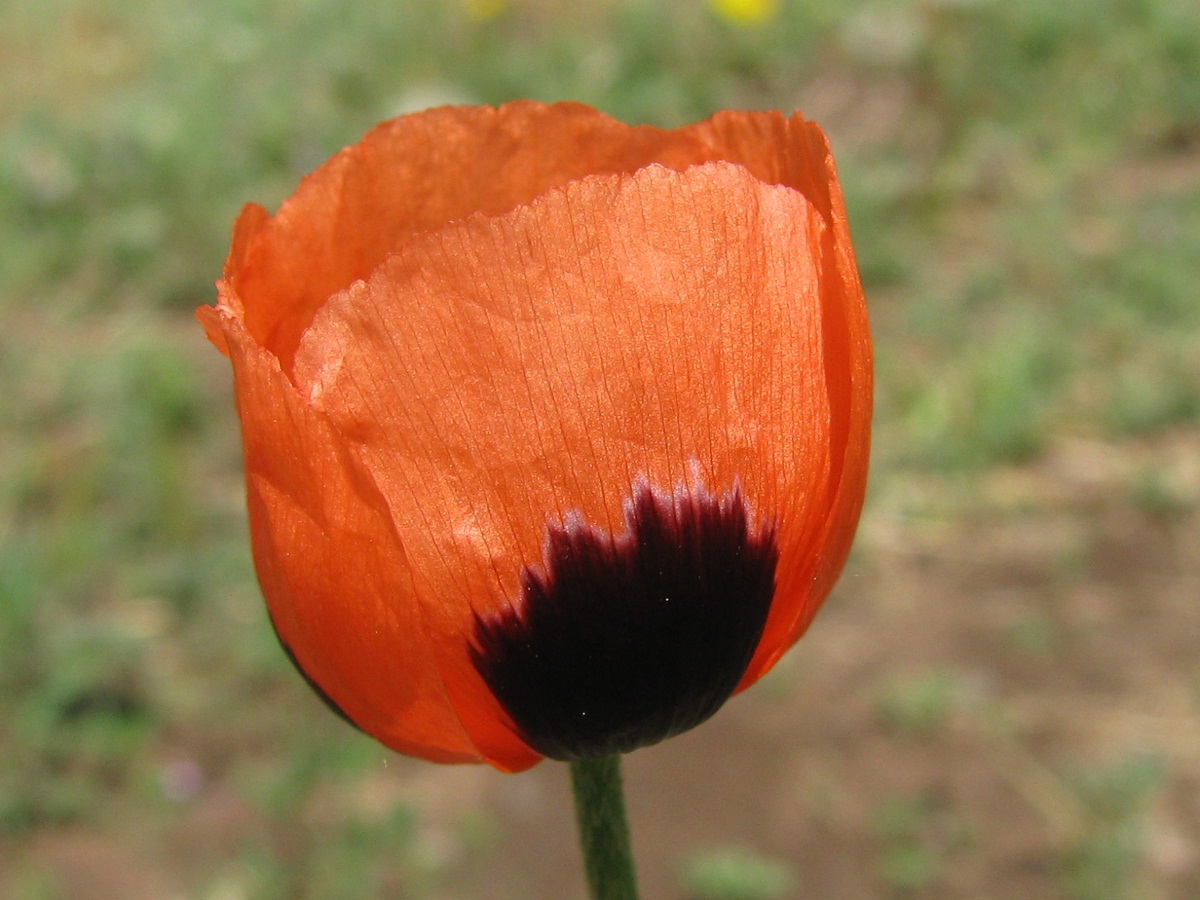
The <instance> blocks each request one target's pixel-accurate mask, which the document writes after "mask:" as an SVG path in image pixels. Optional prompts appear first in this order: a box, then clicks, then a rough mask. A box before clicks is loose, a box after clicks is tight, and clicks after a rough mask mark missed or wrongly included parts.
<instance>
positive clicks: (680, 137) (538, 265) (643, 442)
mask: <svg viewBox="0 0 1200 900" xmlns="http://www.w3.org/2000/svg"><path fill="white" fill-rule="evenodd" d="M218 289H219V299H218V302H217V304H216V306H215V307H204V308H202V309H201V310H200V311H199V317H200V319H201V321H202V322H203V324H204V326H205V328H206V329H207V332H208V335H209V337H210V338H211V340H212V341H213V342H214V343H215V344H216V345H217V347H218V348H220V349H221V350H222V351H223V352H224V353H226V354H227V355H228V356H229V358H230V360H231V361H232V365H233V376H234V390H235V395H236V399H237V408H238V414H239V417H240V420H241V428H242V440H243V445H244V451H245V469H246V482H247V495H248V506H249V516H250V531H251V537H252V542H253V551H254V560H255V565H256V568H257V571H258V576H259V581H260V584H261V586H262V591H263V594H264V595H265V597H266V600H267V605H268V608H269V612H270V616H271V620H272V622H273V624H274V627H275V629H276V632H277V633H278V635H279V637H280V640H281V642H282V644H283V645H284V648H285V649H286V651H287V652H288V655H289V656H290V657H291V658H292V659H293V661H294V662H295V663H296V665H297V667H298V668H299V669H300V671H301V672H302V673H303V674H304V676H305V678H306V679H307V680H308V681H309V683H310V684H311V685H312V686H313V687H314V688H315V689H316V690H317V691H318V692H319V693H320V694H321V695H322V696H323V697H324V698H325V699H326V700H327V701H328V702H329V703H330V704H331V705H332V706H334V708H335V709H336V710H338V711H339V712H340V713H341V714H342V715H344V716H345V717H346V718H347V719H349V720H350V721H351V722H352V723H354V724H355V725H357V726H358V727H359V728H361V729H362V730H364V731H365V732H367V733H369V734H371V735H373V736H374V737H375V738H377V739H378V740H380V741H381V742H383V743H384V744H386V745H388V746H389V747H392V748H394V749H396V750H398V751H400V752H402V753H406V754H410V755H413V756H420V757H424V758H426V759H431V760H436V761H441V762H478V761H486V762H488V763H491V764H492V765H493V766H496V767H497V768H500V769H503V770H507V771H518V770H521V769H524V768H526V767H528V766H530V765H532V764H534V763H535V762H537V761H538V760H539V759H540V758H541V757H543V756H550V757H553V758H558V759H587V758H592V757H599V756H605V755H608V754H611V753H616V752H624V751H628V750H631V749H633V748H635V747H638V746H643V745H645V744H650V743H654V742H656V741H659V740H661V739H663V738H665V737H669V736H671V735H673V734H677V733H679V732H680V731H683V730H685V729H687V728H690V727H692V726H694V725H696V724H698V723H699V722H701V721H703V720H704V719H706V718H708V716H710V715H712V713H713V712H715V711H716V709H717V708H718V707H720V705H721V704H722V703H724V701H725V700H726V699H727V698H728V697H729V696H730V695H731V694H733V693H735V692H736V691H739V690H741V689H744V688H745V687H747V686H749V685H750V684H752V683H753V682H754V681H756V680H757V679H758V678H759V677H761V676H762V675H763V673H765V672H766V671H767V670H768V669H770V667H771V666H772V665H773V664H774V662H775V661H776V660H777V659H778V658H779V656H780V655H781V654H782V653H783V652H784V651H785V650H786V649H787V648H788V647H789V646H791V644H793V643H794V642H795V641H796V640H797V638H799V636H800V635H801V634H802V633H803V632H804V630H805V628H806V627H807V626H808V624H809V622H810V621H811V619H812V617H813V615H814V614H815V612H816V610H817V607H818V606H819V605H820V603H821V601H822V600H823V599H824V597H825V596H826V594H827V593H828V592H829V590H830V588H831V587H832V585H833V583H834V581H835V579H836V577H837V575H838V573H839V571H840V569H841V567H842V564H843V563H844V561H845V558H846V555H847V552H848V550H849V547H850V542H851V538H852V536H853V533H854V529H855V526H856V524H857V521H858V516H859V510H860V508H861V505H862V499H863V491H864V486H865V482H866V470H867V450H868V442H869V430H870V415H871V344H870V337H869V333H868V329H867V319H866V312H865V307H864V303H863V296H862V290H861V287H860V284H859V279H858V274H857V271H856V268H855V263H854V256H853V252H852V249H851V245H850V237H849V233H848V230H847V225H846V217H845V211H844V208H843V204H842V197H841V193H840V189H839V187H838V183H837V180H836V175H835V172H834V167H833V160H832V157H831V156H830V152H829V147H828V144H827V142H826V140H825V137H824V135H823V134H822V133H821V131H820V129H819V128H817V126H816V125H814V124H811V123H809V122H806V121H804V119H802V118H801V117H800V116H799V115H795V116H793V117H791V118H785V117H784V116H782V115H780V114H778V113H740V112H726V113H720V114H718V115H716V116H715V117H713V118H712V119H710V120H708V121H706V122H702V123H699V124H696V125H692V126H688V127H685V128H680V129H677V130H671V131H664V130H659V129H655V128H649V127H629V126H626V125H623V124H621V123H619V122H616V121H614V120H612V119H610V118H608V117H606V116H604V115H602V114H600V113H598V112H596V111H594V110H592V109H589V108H587V107H584V106H580V105H577V104H556V105H543V104H538V103H531V102H519V103H513V104H510V105H507V106H504V107H501V108H499V109H491V108H445V109H437V110H432V111H429V112H424V113H420V114H416V115H411V116H405V117H402V118H399V119H396V120H394V121H391V122H387V123H384V124H382V125H380V126H378V127H377V128H376V129H374V130H373V131H372V132H370V133H369V134H368V135H367V136H366V137H365V138H364V139H363V140H362V141H361V142H360V143H359V144H357V145H355V146H353V147H350V148H348V149H346V150H343V151H342V152H340V153H339V154H337V155H336V156H334V157H333V159H331V160H330V161H329V162H327V163H326V164H325V165H324V166H322V167H321V168H320V169H318V170H317V171H316V172H314V173H313V174H312V175H310V176H308V177H307V178H306V179H305V180H304V181H303V182H302V183H301V185H300V188H299V189H298V191H297V192H296V194H295V195H294V196H293V197H291V198H290V199H289V200H287V201H286V202H285V203H284V204H283V206H282V207H281V209H280V210H279V212H278V213H276V214H275V215H274V216H271V215H269V214H268V213H267V212H266V211H265V210H263V209H262V208H261V207H258V206H248V207H246V208H245V210H243V212H242V214H241V216H240V217H239V219H238V221H237V224H236V226H235V228H234V235H233V244H232V248H231V250H230V253H229V258H228V261H227V262H226V265H225V271H224V276H223V278H222V279H221V281H220V282H219V283H218Z"/></svg>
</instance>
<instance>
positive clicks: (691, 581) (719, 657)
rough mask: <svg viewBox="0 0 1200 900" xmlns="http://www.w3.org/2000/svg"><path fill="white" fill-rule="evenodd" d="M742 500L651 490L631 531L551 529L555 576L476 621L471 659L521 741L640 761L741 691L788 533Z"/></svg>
mask: <svg viewBox="0 0 1200 900" xmlns="http://www.w3.org/2000/svg"><path fill="white" fill-rule="evenodd" d="M749 519H750V514H749V511H748V510H747V507H746V504H745V503H744V502H743V500H742V497H741V494H740V491H739V490H738V489H737V487H734V489H733V490H732V491H730V492H729V493H727V494H726V495H725V496H724V497H722V498H720V499H718V498H716V497H714V496H712V495H711V494H709V493H708V492H707V491H705V490H703V489H696V490H691V491H689V490H687V489H685V488H683V487H680V488H679V489H677V490H676V491H675V492H674V493H673V494H664V493H661V492H659V491H656V490H655V489H654V488H652V487H651V486H650V485H649V484H647V483H646V482H644V481H639V482H638V483H637V484H635V485H634V489H633V497H632V499H630V500H627V501H626V503H625V522H626V526H627V531H626V532H625V533H624V534H621V535H617V536H614V535H612V534H610V533H609V532H607V531H605V530H602V529H597V528H594V527H592V526H590V525H587V524H586V523H583V522H582V521H578V520H575V521H568V522H567V524H565V525H559V524H552V525H550V526H549V527H548V529H547V537H546V560H545V567H544V569H539V568H535V567H531V566H526V567H524V568H523V569H522V571H521V595H520V597H519V598H518V600H517V601H516V602H515V603H513V604H512V605H511V607H509V608H506V609H504V610H502V611H500V612H499V613H498V614H492V615H489V616H486V617H484V616H477V617H476V621H475V634H474V642H473V643H472V644H471V645H470V653H471V658H472V660H473V662H474V664H475V667H476V669H477V670H478V671H479V673H480V674H481V675H482V676H483V679H484V680H485V681H486V682H487V684H488V686H489V687H490V688H491V690H492V692H493V693H494V694H495V696H496V698H497V699H498V700H499V701H500V703H501V705H502V706H503V707H504V709H505V710H506V711H507V712H508V714H509V715H510V716H511V717H512V719H513V721H514V723H515V724H516V725H517V728H518V729H519V730H520V733H521V736H522V738H523V739H524V740H525V741H526V743H528V744H529V745H530V746H531V747H532V748H533V749H535V750H536V751H538V752H539V753H541V754H542V755H544V756H548V757H551V758H552V759H561V760H571V759H593V758H599V757H604V756H609V755H611V754H614V753H627V752H629V751H630V750H633V749H635V748H637V747H643V746H646V745H648V744H654V743H657V742H658V741H661V740H664V739H665V738H668V737H671V736H673V735H676V734H679V733H680V732H683V731H687V730H688V729H689V728H693V727H695V726H696V725H698V724H700V723H701V722H703V721H704V720H705V719H707V718H708V717H709V716H711V715H712V714H713V713H715V712H716V711H717V710H718V709H719V708H720V707H721V705H722V704H723V703H724V702H725V701H726V700H727V699H728V698H729V696H730V695H731V694H732V693H733V690H734V688H736V687H737V684H738V682H739V681H740V680H741V677H742V675H743V674H744V673H745V671H746V667H747V666H748V665H749V663H750V658H751V656H752V655H753V654H754V650H755V648H756V647H757V646H758V642H759V639H760V637H761V636H762V631H763V626H764V625H765V623H766V619H767V612H768V611H769V610H770V607H771V598H772V595H773V594H774V590H775V567H776V563H777V561H778V558H779V550H778V545H777V542H776V537H775V528H774V526H773V525H771V524H769V523H765V522H764V523H761V524H759V525H758V527H757V528H754V527H752V523H751V522H750V520H749Z"/></svg>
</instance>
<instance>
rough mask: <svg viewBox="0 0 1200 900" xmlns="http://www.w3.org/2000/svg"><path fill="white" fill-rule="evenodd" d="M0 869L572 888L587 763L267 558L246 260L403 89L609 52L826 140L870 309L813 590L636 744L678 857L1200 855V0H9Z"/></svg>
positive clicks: (347, 891) (617, 67)
mask: <svg viewBox="0 0 1200 900" xmlns="http://www.w3.org/2000/svg"><path fill="white" fill-rule="evenodd" d="M0 25H2V27H0V314H2V315H3V327H0V748H2V751H3V752H2V753H0V759H2V762H0V896H3V897H6V898H9V897H11V898H16V900H51V898H116V897H120V898H132V900H140V898H168V897H170V898H211V900H241V898H246V900H259V898H264V900H265V898H358V897H381V898H382V897H405V898H410V897H411V898H458V897H462V898H485V897H486V898H531V897H543V898H554V900H558V898H573V897H582V890H583V888H582V877H581V874H580V870H579V864H578V860H577V857H576V855H575V849H574V846H573V835H572V824H571V820H570V807H569V801H568V799H567V788H566V783H565V778H564V775H563V773H562V771H561V769H562V767H561V766H559V765H557V764H553V763H548V764H544V765H542V766H538V767H537V768H535V769H534V770H532V771H531V772H530V773H526V774H523V775H520V776H503V775H500V774H498V773H495V772H491V771H490V770H483V769H480V768H478V767H468V768H443V767H437V766H432V765H429V764H425V763H416V762H413V761H410V760H405V759H402V758H399V757H396V756H395V755H392V754H389V753H387V752H386V751H385V750H383V749H382V748H380V747H378V746H376V745H374V744H373V743H372V742H370V741H369V740H367V739H365V738H363V737H362V736H360V735H358V734H356V733H354V732H352V731H351V730H350V729H347V728H345V727H344V726H343V725H342V724H341V723H340V722H338V721H337V720H336V719H335V718H334V717H332V716H330V715H329V714H328V713H327V712H326V711H325V710H324V708H323V707H321V705H320V704H319V703H318V702H317V701H316V700H315V699H314V698H312V697H311V695H309V694H308V692H307V690H306V689H305V688H304V686H303V684H302V682H301V681H300V680H299V679H298V678H297V677H296V676H295V674H294V673H293V672H292V671H291V670H290V668H289V666H288V664H287V662H286V660H285V659H284V657H283V654H282V653H281V652H280V650H279V649H278V647H277V645H276V644H275V642H274V639H273V637H272V635H271V632H270V628H269V625H268V623H267V620H266V616H265V615H264V611H263V608H262V604H261V600H260V599H259V597H258V594H257V588H256V586H255V583H254V575H253V571H252V568H251V565H250V561H249V555H248V548H247V536H246V526H245V521H244V508H243V501H242V494H241V491H242V487H241V481H240V468H239V467H240V461H239V455H238V454H239V449H238V444H237V437H236V422H235V417H234V412H233V407H232V403H231V394H230V379H229V373H228V368H227V364H226V362H225V361H224V360H223V359H221V358H220V357H219V356H218V355H217V354H216V353H215V352H214V351H213V350H212V349H211V347H209V346H208V345H207V343H206V342H205V341H204V339H203V336H202V334H201V331H200V329H199V327H198V326H197V325H196V324H195V322H194V321H193V319H192V310H193V308H194V307H195V306H196V305H198V304H200V303H206V302H210V301H211V300H212V299H213V297H214V291H213V288H212V283H213V281H214V280H215V278H216V277H217V276H218V274H219V272H220V269H221V264H222V261H223V257H224V252H225V249H226V246H227V242H228V236H229V226H230V223H231V222H232V220H233V218H234V216H235V215H236V213H237V211H238V209H239V208H240V206H241V204H242V203H244V202H246V201H248V200H254V201H257V202H260V203H263V204H264V205H267V206H268V207H272V208H273V207H274V206H276V205H278V203H279V202H280V201H281V200H282V199H283V198H284V197H286V196H287V194H288V193H290V191H291V190H292V189H293V188H294V186H295V184H296V182H297V180H298V179H299V178H300V177H301V176H302V175H303V174H304V173H306V172H307V171H309V170H311V169H312V168H314V167H315V166H316V165H318V164H319V163H320V162H321V161H323V160H324V159H325V158H326V157H327V156H328V155H329V154H331V153H332V152H334V151H335V150H337V149H338V148H339V147H341V146H343V145H345V144H348V143H352V142H354V141H355V140H357V138H358V137H359V136H360V135H361V134H362V133H363V132H364V131H365V130H366V129H367V128H369V127H370V126H371V125H372V124H374V123H375V122H376V121H378V120H380V119H384V118H388V117H390V116H392V115H395V114H398V113H400V112H404V111H409V110H414V109H419V108H422V107H425V106H429V105H436V104H440V103H447V102H469V103H499V102H503V101H505V100H508V99H513V98H517V97H534V98H539V99H560V98H573V99H579V100H583V101H585V102H588V103H591V104H594V105H596V106H598V107H599V108H601V109H603V110H605V111H607V112H609V113H612V114H613V115H615V116H617V117H620V118H623V119H625V120H627V121H633V122H647V123H652V124H657V125H677V124H682V123H684V122H687V121H691V120H695V119H699V118H703V117H705V116H707V115H708V114H710V113H711V112H713V111H715V110H717V109H720V108H724V107H748V108H763V107H778V108H782V109H784V110H789V111H790V110H791V109H794V108H799V109H801V110H802V111H803V112H804V113H805V114H806V115H807V116H808V117H809V118H814V119H816V120H817V121H819V122H820V123H821V124H822V125H823V126H824V127H825V128H826V130H827V132H828V133H829V135H830V138H831V140H832V142H833V146H834V151H835V154H836V156H837V159H838V163H839V168H840V172H841V176H842V181H843V187H844V190H845V192H846V195H847V202H848V206H849V214H850V219H851V227H852V231H853V233H854V236H855V241H856V248H857V252H858V258H859V263H860V266H861V270H862V274H863V278H864V282H865V285H866V288H867V292H868V300H869V303H870V307H871V312H872V316H873V323H874V328H875V334H876V342H877V352H878V399H877V403H878V413H877V419H876V448H875V453H874V460H875V462H874V468H873V472H872V485H871V495H870V497H869V501H868V507H867V510H866V513H865V515H864V519H863V524H862V528H861V531H860V540H859V543H858V546H857V548H856V552H855V555H854V557H853V558H852V560H851V563H850V565H849V566H848V568H847V574H846V576H845V578H844V579H843V581H842V584H841V585H840V587H839V589H838V591H837V592H836V593H835V595H834V596H833V597H832V598H831V599H830V600H829V601H828V603H827V605H826V608H825V609H824V610H823V611H822V613H821V616H820V617H819V618H818V620H817V623H816V625H814V627H813V629H812V631H811V632H810V634H809V635H808V636H807V637H806V638H805V640H804V641H803V642H802V643H801V644H800V646H799V647H798V648H797V649H796V650H794V651H793V652H792V653H791V654H790V655H789V656H788V657H787V658H786V660H785V661H784V663H783V664H781V666H780V667H779V668H778V669H777V671H776V672H774V673H772V675H771V676H770V677H769V678H768V679H767V680H766V681H765V682H764V683H763V684H762V685H760V686H759V687H757V688H756V689H755V690H753V691H751V692H749V693H748V694H746V695H744V696H743V697H739V698H737V699H736V700H734V701H733V702H731V703H730V704H729V706H728V707H727V708H726V710H724V711H722V713H721V714H720V715H718V716H717V717H716V718H715V719H714V720H713V721H712V722H710V723H708V724H706V725H705V726H702V727H701V728H700V729H697V730H696V731H695V732H693V733H691V734H689V735H686V736H683V737H681V738H678V739H676V740H674V741H671V742H668V744H665V745H663V746H661V747H658V748H651V749H648V750H644V751H639V752H638V753H637V754H634V756H633V757H631V759H630V761H629V765H628V773H627V780H628V787H629V791H630V794H631V797H630V803H631V807H632V809H631V812H632V816H633V827H634V832H635V834H634V838H635V845H636V847H637V853H638V858H639V863H640V866H641V870H642V876H643V881H644V884H645V888H646V894H647V896H649V897H670V898H689V900H720V898H750V900H753V898H767V900H769V898H790V897H802V896H804V897H921V898H941V897H946V898H949V897H966V896H971V897H991V898H1006V897H1012V898H1017V897H1020V898H1040V897H1065V898H1087V900H1092V898H1192V897H1197V896H1200V664H1198V660H1200V512H1198V510H1200V296H1198V292H1200V5H1198V4H1196V3H1195V0H1094V2H1078V3H1076V2H1069V3H1046V2H1043V0H1008V2H998V0H923V2H899V0H895V2H885V0H848V2H847V0H811V2H806V3H788V2H785V0H775V2H771V0H719V2H718V0H713V2H711V3H705V2H702V0H691V2H688V0H673V2H665V3H651V2H641V0H582V2H576V3H568V2H565V0H460V2H458V3H453V2H434V0H430V2H405V0H391V2H387V3H384V2H378V0H347V2H344V3H334V2H331V0H243V2H235V0H209V2H205V3H197V2H182V0H158V2H153V3H152V2H149V0H38V2H34V0H15V3H14V2H10V3H8V4H6V5H5V6H4V8H3V11H2V12H0Z"/></svg>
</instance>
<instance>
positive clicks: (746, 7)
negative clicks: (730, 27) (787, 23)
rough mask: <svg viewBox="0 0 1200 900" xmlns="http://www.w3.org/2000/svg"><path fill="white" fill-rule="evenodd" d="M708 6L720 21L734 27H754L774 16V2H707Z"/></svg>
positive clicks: (772, 0) (748, 0)
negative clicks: (730, 23) (723, 20)
mask: <svg viewBox="0 0 1200 900" xmlns="http://www.w3.org/2000/svg"><path fill="white" fill-rule="evenodd" d="M708 5H709V6H711V7H712V8H713V11H714V12H715V13H716V14H717V15H719V16H720V17H721V18H722V19H726V20H727V21H730V22H733V23H734V24H735V25H755V24H757V23H759V22H765V21H766V20H767V19H770V18H772V17H773V16H774V15H775V11H776V9H777V6H778V5H777V3H776V2H775V0H708Z"/></svg>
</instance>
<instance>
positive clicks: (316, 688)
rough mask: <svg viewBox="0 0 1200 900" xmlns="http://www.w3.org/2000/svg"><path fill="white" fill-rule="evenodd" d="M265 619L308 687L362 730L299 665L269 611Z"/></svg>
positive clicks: (339, 716)
mask: <svg viewBox="0 0 1200 900" xmlns="http://www.w3.org/2000/svg"><path fill="white" fill-rule="evenodd" d="M267 620H268V621H269V622H270V623H271V628H272V630H273V631H274V632H275V638H276V640H278V641H279V646H280V647H282V648H283V652H284V653H285V654H287V658H288V660H290V661H291V664H292V665H293V666H294V667H295V669H296V671H297V672H299V673H300V677H301V678H303V679H304V681H305V683H306V684H307V685H308V686H309V687H310V688H312V691H313V693H314V694H316V695H317V696H318V697H320V698H321V702H322V703H324V704H325V705H326V706H327V707H329V709H331V710H332V711H333V712H334V713H336V714H337V716H338V718H339V719H341V720H342V721H343V722H345V723H346V724H347V725H352V726H354V727H355V728H357V729H358V730H359V731H362V730H363V729H362V727H361V726H360V725H359V724H358V723H357V722H355V721H354V720H353V719H351V718H350V717H349V716H348V715H346V713H345V711H344V710H343V709H342V708H341V707H340V706H338V705H337V704H336V703H334V702H333V698H332V697H330V696H329V695H328V694H327V693H325V690H324V689H323V688H322V687H321V686H320V685H319V684H317V682H316V681H314V680H313V677H312V676H311V675H309V674H308V672H306V671H305V670H304V666H302V665H300V661H299V660H298V659H296V654H295V653H293V652H292V648H291V647H290V646H289V645H288V642H287V641H285V640H284V639H283V635H281V634H280V633H279V629H278V628H276V627H275V620H274V619H273V618H271V616H270V614H269V613H268V615H267ZM364 734H365V732H364Z"/></svg>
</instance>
